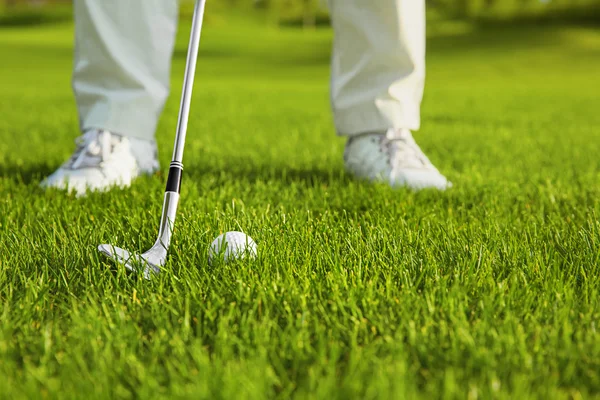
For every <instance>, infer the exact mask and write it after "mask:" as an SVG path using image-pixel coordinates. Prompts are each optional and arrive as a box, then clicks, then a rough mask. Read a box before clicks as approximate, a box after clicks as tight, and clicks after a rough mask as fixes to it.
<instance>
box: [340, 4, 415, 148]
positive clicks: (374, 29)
mask: <svg viewBox="0 0 600 400" xmlns="http://www.w3.org/2000/svg"><path fill="white" fill-rule="evenodd" d="M330 9H331V14H332V22H333V28H334V48H333V57H332V82H331V97H332V107H333V113H334V119H335V124H336V128H337V131H338V133H339V134H341V135H347V136H352V135H356V134H360V133H364V132H376V131H385V130H387V129H389V128H396V129H402V128H405V129H410V130H415V129H418V128H419V124H420V116H419V108H420V104H421V98H422V96H423V86H424V80H425V1H424V0H330Z"/></svg>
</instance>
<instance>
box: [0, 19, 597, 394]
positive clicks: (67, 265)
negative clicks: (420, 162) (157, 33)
mask: <svg viewBox="0 0 600 400" xmlns="http://www.w3.org/2000/svg"><path fill="white" fill-rule="evenodd" d="M232 26H236V28H235V29H232ZM188 32H189V25H186V24H183V25H182V26H181V27H180V31H179V34H178V45H177V51H176V54H175V59H174V64H173V81H172V83H173V94H172V96H171V97H170V98H169V101H168V103H167V105H166V109H165V113H164V115H163V118H162V119H161V122H160V127H159V131H158V133H157V136H158V139H157V140H158V142H159V145H160V148H161V153H160V159H161V162H162V172H161V173H159V174H157V175H155V176H151V177H145V178H142V179H139V180H138V181H136V182H135V183H134V185H133V186H132V187H131V188H130V189H127V190H119V189H115V190H112V191H110V192H108V193H102V194H98V193H96V194H90V195H89V196H87V197H84V198H76V197H74V196H72V195H68V194H66V193H63V192H60V191H48V192H45V191H43V190H42V189H40V188H39V187H38V184H39V182H40V180H41V179H43V177H44V176H46V175H47V174H48V173H50V172H51V171H53V170H54V169H55V168H57V167H58V166H59V165H60V164H61V163H62V162H63V161H64V160H65V158H66V157H68V156H69V154H70V153H71V151H72V150H73V149H74V143H73V139H74V138H75V136H76V135H77V133H78V128H77V116H76V112H75V104H74V101H73V97H72V94H71V91H70V82H69V80H70V76H69V75H70V67H71V63H72V60H71V54H72V43H71V40H72V36H73V27H72V25H70V24H68V23H67V24H64V23H63V24H58V25H56V24H50V25H43V26H39V27H34V28H31V27H29V28H24V27H21V28H20V27H11V28H4V29H1V30H0V54H1V58H2V61H1V62H0V87H1V91H0V92H1V96H0V116H1V118H0V137H1V138H2V140H1V141H0V198H1V199H2V200H1V201H0V321H1V323H0V388H2V389H1V390H0V398H11V399H15V398H81V397H86V398H90V399H96V398H207V399H218V398H224V399H225V398H227V399H229V398H240V399H245V398H248V399H255V398H256V399H258V398H296V399H302V398H324V399H329V398H334V399H335V398H339V399H349V398H357V399H373V398H381V399H385V398H411V399H413V398H415V399H416V398H423V399H429V398H469V399H475V398H518V399H526V398H546V399H554V398H557V399H562V398H564V399H578V398H598V397H599V396H600V375H599V371H600V334H599V333H598V329H599V328H600V327H599V326H597V325H598V321H599V318H600V309H599V300H600V299H599V289H600V282H599V279H600V278H599V275H600V269H599V264H600V250H599V249H600V223H599V221H598V217H599V215H600V200H599V198H600V179H599V168H600V158H599V157H598V154H600V132H599V130H598V127H599V126H600V113H599V102H598V88H599V86H598V83H599V82H600V69H599V68H598V65H600V32H598V30H597V29H593V28H591V27H587V28H586V27H573V26H541V27H540V26H538V27H532V26H529V27H518V26H512V27H494V28H493V29H475V28H473V27H471V26H469V25H462V24H457V25H448V26H447V27H446V28H445V27H444V26H442V25H439V26H438V25H436V26H432V27H431V30H430V38H429V42H428V51H429V55H428V81H427V88H426V96H425V101H424V104H423V126H422V129H421V131H420V132H419V133H418V134H417V135H416V138H417V140H418V142H419V143H420V144H421V146H422V148H423V149H424V150H425V151H426V153H427V154H428V155H429V156H430V158H431V159H432V161H433V162H434V163H435V164H436V165H437V166H438V167H439V168H440V169H441V171H443V172H444V173H445V174H446V175H447V176H448V177H449V179H450V180H451V181H452V182H453V183H454V187H453V188H452V189H451V190H448V191H446V192H443V193H439V192H435V191H423V192H418V193H415V192H411V191H408V190H404V189H400V190H392V189H390V188H388V187H386V186H384V185H371V184H367V183H364V182H357V181H354V180H353V179H352V178H351V177H349V176H348V175H347V174H346V173H345V172H344V170H343V164H342V153H343V147H344V140H343V139H342V138H340V137H336V136H335V134H334V130H333V127H332V118H331V116H330V113H329V98H328V87H327V83H328V58H329V49H330V45H331V36H332V35H331V31H330V30H328V29H319V30H316V31H307V32H303V31H300V30H294V29H283V30H275V29H271V28H264V27H258V26H253V25H251V24H248V25H244V24H241V23H240V24H233V25H232V24H230V23H228V22H227V21H226V20H223V19H221V18H218V17H214V18H211V19H209V23H208V24H207V27H206V30H205V32H204V36H203V41H202V50H201V57H200V61H199V66H198V68H199V69H198V72H199V73H198V80H197V84H196V91H195V95H194V99H193V105H192V107H193V115H192V117H191V119H190V131H189V134H188V143H187V147H186V153H185V157H184V163H185V165H186V169H185V176H184V182H183V188H182V199H181V203H180V214H179V217H178V220H177V226H176V232H175V237H174V240H173V243H172V246H171V253H170V259H169V262H168V265H167V267H166V268H165V270H164V272H163V273H162V274H161V275H160V276H159V277H158V278H157V279H154V280H152V281H151V282H146V281H143V280H142V279H140V278H139V277H135V276H129V275H127V274H126V273H125V272H124V271H123V269H122V268H115V267H114V266H113V265H111V264H110V263H108V262H107V261H106V260H104V259H103V258H101V257H100V255H99V254H98V253H97V252H96V246H97V245H98V244H99V243H105V242H108V243H113V244H116V245H119V246H122V247H124V248H127V249H131V250H142V251H143V250H145V249H147V248H148V247H149V246H151V244H152V243H153V241H154V239H155V235H156V229H157V225H158V217H159V214H160V206H161V200H162V191H163V187H164V182H165V174H164V171H165V169H166V167H167V166H168V162H169V159H170V155H171V149H172V141H173V138H174V131H175V124H176V118H177V109H178V105H179V98H178V97H179V90H180V87H181V77H182V72H183V66H184V62H185V50H186V38H187V34H188ZM228 230H243V231H245V232H247V233H248V234H250V235H251V236H252V237H253V238H254V239H255V240H256V241H257V243H258V246H259V257H258V259H257V260H256V261H240V262H236V263H233V264H227V265H222V264H221V265H215V266H212V267H211V266H209V265H208V264H207V250H208V246H209V244H210V242H211V241H212V239H213V238H214V237H216V236H217V235H218V234H220V233H221V232H225V231H228Z"/></svg>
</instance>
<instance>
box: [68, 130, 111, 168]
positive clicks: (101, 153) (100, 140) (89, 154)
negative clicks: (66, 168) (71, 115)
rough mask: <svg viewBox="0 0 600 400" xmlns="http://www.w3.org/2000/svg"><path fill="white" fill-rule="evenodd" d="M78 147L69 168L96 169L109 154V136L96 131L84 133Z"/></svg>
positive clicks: (106, 133) (103, 132)
mask: <svg viewBox="0 0 600 400" xmlns="http://www.w3.org/2000/svg"><path fill="white" fill-rule="evenodd" d="M79 146H80V148H79V149H78V151H77V153H76V155H75V157H74V159H73V162H72V164H71V168H73V169H79V168H96V167H98V166H99V165H100V163H101V162H102V161H103V160H104V159H106V157H108V155H109V154H110V152H111V135H110V133H108V132H105V131H97V130H94V131H89V132H86V133H85V134H84V135H83V136H82V138H81V141H80V143H79Z"/></svg>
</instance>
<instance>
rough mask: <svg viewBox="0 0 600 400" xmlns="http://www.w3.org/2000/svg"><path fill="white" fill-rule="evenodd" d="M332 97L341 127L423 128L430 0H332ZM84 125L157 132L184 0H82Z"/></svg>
mask: <svg viewBox="0 0 600 400" xmlns="http://www.w3.org/2000/svg"><path fill="white" fill-rule="evenodd" d="M329 3H330V9H331V15H332V22H333V29H334V46H333V56H332V68H331V70H332V78H331V100H332V108H333V114H334V119H335V125H336V129H337V131H338V133H339V134H341V135H355V134H359V133H364V132H375V131H382V130H386V129H389V128H408V129H412V130H416V129H418V128H419V123H420V118H419V114H420V113H419V108H420V103H421V98H422V95H423V86H424V80H425V0H330V1H329ZM74 4H75V60H74V69H73V89H74V92H75V99H76V102H77V107H78V111H79V117H80V123H81V128H82V130H87V129H91V128H100V129H106V130H109V131H111V132H114V133H118V134H123V135H127V136H132V137H138V138H141V139H153V138H154V133H155V130H156V125H157V122H158V119H159V116H160V113H161V112H162V109H163V106H164V103H165V101H166V98H167V96H168V94H169V79H170V66H171V56H172V52H173V46H174V40H175V31H176V27H177V17H178V16H177V10H178V1H177V0H102V1H98V0H75V1H74Z"/></svg>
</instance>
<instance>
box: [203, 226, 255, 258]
mask: <svg viewBox="0 0 600 400" xmlns="http://www.w3.org/2000/svg"><path fill="white" fill-rule="evenodd" d="M246 256H248V257H250V258H254V257H256V242H254V240H253V239H252V238H251V237H250V236H248V235H246V234H245V233H244V232H238V231H231V232H225V233H223V234H222V235H219V236H218V237H217V238H216V239H215V240H213V242H212V243H211V245H210V249H209V250H208V263H209V264H212V263H213V261H214V260H215V259H217V258H219V257H223V261H225V262H227V261H232V260H235V259H242V258H244V257H246Z"/></svg>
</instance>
